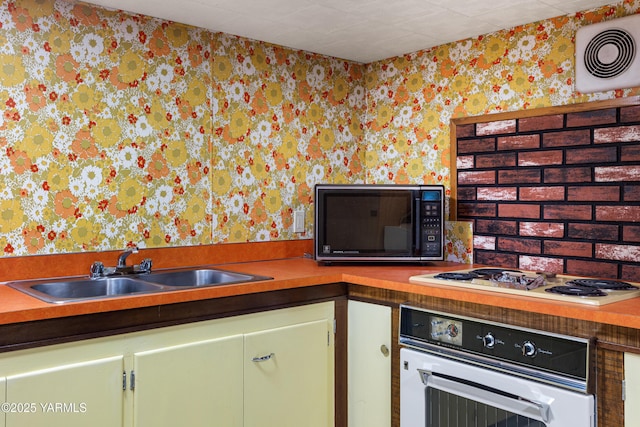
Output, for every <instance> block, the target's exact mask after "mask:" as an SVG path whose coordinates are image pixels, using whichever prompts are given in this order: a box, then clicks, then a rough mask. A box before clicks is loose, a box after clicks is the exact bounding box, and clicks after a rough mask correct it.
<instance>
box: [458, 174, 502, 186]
mask: <svg viewBox="0 0 640 427" xmlns="http://www.w3.org/2000/svg"><path fill="white" fill-rule="evenodd" d="M495 183H496V173H495V171H471V172H464V171H463V172H458V185H473V184H485V185H486V184H495Z"/></svg>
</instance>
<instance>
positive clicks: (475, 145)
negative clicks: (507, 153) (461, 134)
mask: <svg viewBox="0 0 640 427" xmlns="http://www.w3.org/2000/svg"><path fill="white" fill-rule="evenodd" d="M457 145H458V153H457V154H469V153H486V152H489V151H496V139H495V138H482V139H462V140H461V139H459V140H458V141H457Z"/></svg>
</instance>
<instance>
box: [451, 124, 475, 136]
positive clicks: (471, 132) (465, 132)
mask: <svg viewBox="0 0 640 427" xmlns="http://www.w3.org/2000/svg"><path fill="white" fill-rule="evenodd" d="M468 136H476V125H475V124H470V125H458V126H456V137H468Z"/></svg>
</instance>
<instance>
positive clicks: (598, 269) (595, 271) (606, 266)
mask: <svg viewBox="0 0 640 427" xmlns="http://www.w3.org/2000/svg"><path fill="white" fill-rule="evenodd" d="M567 274H571V275H574V276H586V277H599V278H603V279H616V278H617V277H618V267H617V265H616V264H613V263H607V262H596V261H586V260H575V259H569V260H567Z"/></svg>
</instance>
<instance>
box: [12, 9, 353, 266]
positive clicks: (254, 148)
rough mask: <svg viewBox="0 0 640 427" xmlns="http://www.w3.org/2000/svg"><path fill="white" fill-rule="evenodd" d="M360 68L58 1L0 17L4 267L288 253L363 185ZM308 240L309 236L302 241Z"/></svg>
mask: <svg viewBox="0 0 640 427" xmlns="http://www.w3.org/2000/svg"><path fill="white" fill-rule="evenodd" d="M363 71H364V67H363V66H361V65H359V64H355V63H349V62H344V61H340V60H337V59H333V58H326V57H321V56H316V55H312V54H308V53H305V52H296V51H292V50H290V49H284V48H280V47H277V46H271V45H268V44H265V43H261V42H254V41H249V40H244V39H240V38H238V37H234V36H229V35H225V34H214V33H211V32H208V31H205V30H202V29H198V28H193V27H187V26H184V25H181V24H175V23H169V22H166V21H162V20H158V19H154V18H150V17H146V16H134V15H130V14H126V13H123V12H117V11H108V10H105V9H101V8H97V7H94V6H90V5H87V4H84V3H79V2H71V1H51V0H15V1H12V0H10V1H8V0H3V1H2V3H1V7H0V102H1V103H2V105H3V107H4V109H3V111H4V113H3V115H2V118H0V248H1V249H2V254H3V255H4V256H9V255H27V254H42V253H58V252H73V251H83V250H106V249H119V248H122V247H125V246H126V245H130V244H136V245H138V246H139V247H160V246H180V245H197V244H205V243H217V242H237V241H262V240H278V239H292V238H297V237H299V236H295V235H293V234H292V233H291V232H290V229H291V224H292V212H293V210H294V209H296V208H303V209H305V211H306V214H307V217H308V221H307V222H308V223H309V222H310V221H311V219H310V218H311V211H310V208H309V205H310V203H311V189H312V188H313V185H314V183H315V182H317V181H336V182H341V181H342V182H346V181H360V182H362V181H363V178H364V175H363V167H362V164H363V158H362V156H363V154H362V151H361V150H360V149H359V147H360V145H361V142H362V138H363V130H362V126H361V125H362V124H361V120H360V117H361V115H362V112H363V111H364V108H365V95H364V88H363V86H362V78H363ZM306 238H308V234H307V235H306Z"/></svg>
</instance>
